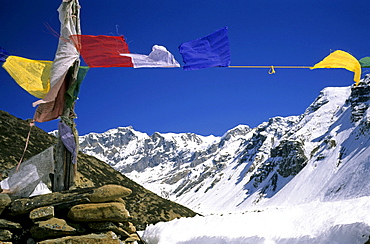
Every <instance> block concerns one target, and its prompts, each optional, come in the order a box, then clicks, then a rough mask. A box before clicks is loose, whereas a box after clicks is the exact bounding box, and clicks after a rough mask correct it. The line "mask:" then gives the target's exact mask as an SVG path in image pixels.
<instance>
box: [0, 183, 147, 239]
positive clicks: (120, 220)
mask: <svg viewBox="0 0 370 244" xmlns="http://www.w3.org/2000/svg"><path fill="white" fill-rule="evenodd" d="M130 194H131V190H130V189H128V188H126V187H123V186H120V185H105V186H102V187H99V188H96V187H95V188H81V189H76V190H72V191H65V192H54V193H50V194H45V195H40V196H35V197H32V198H19V199H12V196H11V195H8V194H0V214H1V215H0V243H1V244H15V243H22V244H24V243H27V244H35V243H39V244H49V243H53V244H67V243H71V244H75V243H93V244H126V243H138V244H145V242H144V241H143V240H142V239H141V238H140V236H139V235H138V234H137V232H136V228H135V226H134V225H133V224H132V223H131V221H133V219H132V218H131V217H130V214H129V212H128V211H127V210H126V208H125V202H124V200H123V199H122V198H124V197H126V196H128V195H130Z"/></svg>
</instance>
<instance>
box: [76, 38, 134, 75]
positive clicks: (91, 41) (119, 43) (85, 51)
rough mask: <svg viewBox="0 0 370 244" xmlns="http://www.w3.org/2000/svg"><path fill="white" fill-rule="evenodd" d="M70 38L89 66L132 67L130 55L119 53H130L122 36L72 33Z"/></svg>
mask: <svg viewBox="0 0 370 244" xmlns="http://www.w3.org/2000/svg"><path fill="white" fill-rule="evenodd" d="M71 39H72V41H73V42H74V45H75V46H76V48H77V50H78V51H79V52H80V54H81V56H82V58H83V59H84V61H85V63H86V64H87V65H88V66H89V67H90V68H97V67H133V64H132V62H131V58H130V57H125V56H122V55H120V54H121V53H126V54H127V53H130V50H129V48H128V45H127V43H126V42H125V40H124V38H123V36H103V35H100V36H92V35H72V36H71Z"/></svg>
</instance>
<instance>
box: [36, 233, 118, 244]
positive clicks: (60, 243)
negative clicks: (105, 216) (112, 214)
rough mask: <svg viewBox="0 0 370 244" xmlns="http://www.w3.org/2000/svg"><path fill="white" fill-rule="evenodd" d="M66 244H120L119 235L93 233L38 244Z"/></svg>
mask: <svg viewBox="0 0 370 244" xmlns="http://www.w3.org/2000/svg"><path fill="white" fill-rule="evenodd" d="M66 243H89V244H120V243H122V242H120V240H119V239H118V237H117V235H116V234H115V233H114V232H112V231H108V232H104V233H99V234H96V233H93V234H89V235H82V236H66V237H63V238H58V239H53V240H46V241H40V242H38V244H66Z"/></svg>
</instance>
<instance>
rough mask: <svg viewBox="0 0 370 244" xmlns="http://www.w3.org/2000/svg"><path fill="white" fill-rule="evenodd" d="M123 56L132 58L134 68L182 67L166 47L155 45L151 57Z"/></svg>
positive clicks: (131, 54) (129, 54)
mask: <svg viewBox="0 0 370 244" xmlns="http://www.w3.org/2000/svg"><path fill="white" fill-rule="evenodd" d="M121 56H125V57H130V58H131V61H132V63H133V66H134V68H145V67H149V68H154V67H166V68H170V67H180V64H179V63H178V62H177V61H176V59H175V57H174V56H173V55H172V53H170V52H169V51H168V50H167V49H166V48H165V47H163V46H158V45H154V46H153V47H152V52H151V53H150V54H149V55H144V54H134V53H121Z"/></svg>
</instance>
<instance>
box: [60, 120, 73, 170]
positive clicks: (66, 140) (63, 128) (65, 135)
mask: <svg viewBox="0 0 370 244" xmlns="http://www.w3.org/2000/svg"><path fill="white" fill-rule="evenodd" d="M58 133H59V137H60V138H61V140H62V142H63V144H64V146H65V147H66V148H67V150H68V151H69V152H70V153H71V154H72V163H74V164H76V163H77V143H76V139H75V136H74V134H73V131H72V128H71V127H69V126H68V125H66V124H65V123H64V122H63V121H59V123H58Z"/></svg>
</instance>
